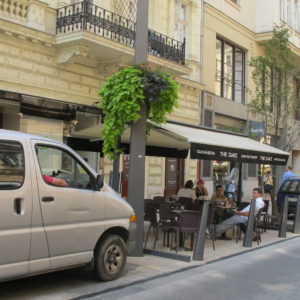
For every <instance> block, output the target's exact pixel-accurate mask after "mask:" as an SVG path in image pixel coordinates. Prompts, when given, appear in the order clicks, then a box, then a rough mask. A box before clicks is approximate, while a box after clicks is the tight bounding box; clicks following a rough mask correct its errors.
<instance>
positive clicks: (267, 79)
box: [249, 25, 300, 151]
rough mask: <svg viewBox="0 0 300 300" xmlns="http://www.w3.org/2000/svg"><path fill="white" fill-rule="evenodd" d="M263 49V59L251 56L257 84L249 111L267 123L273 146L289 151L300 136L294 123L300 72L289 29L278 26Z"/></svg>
mask: <svg viewBox="0 0 300 300" xmlns="http://www.w3.org/2000/svg"><path fill="white" fill-rule="evenodd" d="M262 47H263V49H264V52H265V53H264V56H255V57H252V58H251V59H250V62H249V65H250V66H251V67H252V78H253V80H254V83H255V91H254V92H253V93H251V94H252V96H253V97H252V99H251V102H250V104H249V107H250V111H251V112H252V113H253V114H255V115H257V116H258V117H259V118H260V119H261V121H263V122H264V123H265V128H266V129H267V130H266V131H267V132H266V133H268V134H269V135H271V136H272V140H271V144H272V145H273V146H275V147H279V148H281V149H283V150H286V151H290V150H291V149H292V148H293V146H294V145H295V143H296V142H297V140H298V139H299V137H300V136H299V133H300V131H299V125H298V124H297V121H296V120H295V112H296V111H297V109H299V107H298V106H299V95H297V92H296V91H297V88H296V85H295V79H297V78H298V76H299V69H298V68H297V67H296V64H295V63H294V62H293V58H292V52H291V49H290V46H289V31H288V29H287V28H285V27H283V26H278V25H275V27H274V29H273V35H272V38H271V39H270V40H268V41H266V42H264V43H263V44H262ZM297 80H298V79H297ZM265 138H266V137H265Z"/></svg>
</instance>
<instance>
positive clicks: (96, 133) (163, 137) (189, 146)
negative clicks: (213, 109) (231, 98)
mask: <svg viewBox="0 0 300 300" xmlns="http://www.w3.org/2000/svg"><path fill="white" fill-rule="evenodd" d="M102 129H103V125H97V126H94V127H90V128H87V129H83V130H80V131H77V132H75V133H74V134H73V136H78V137H85V138H89V139H100V140H101V136H102ZM121 142H122V143H125V144H129V143H130V127H127V128H126V130H125V131H124V133H123V135H122V137H121ZM146 144H147V152H148V154H147V155H155V156H170V157H172V155H174V156H176V155H177V154H176V153H178V155H180V156H179V157H182V155H183V154H182V153H183V152H182V150H190V151H191V154H190V157H191V158H194V159H210V160H221V161H240V162H248V163H263V164H278V165H285V164H286V163H287V159H288V157H289V153H287V152H285V151H282V150H280V149H277V148H274V147H271V146H268V145H265V144H262V143H259V142H257V141H255V140H252V139H250V138H248V137H246V136H243V135H238V134H229V133H223V132H219V131H215V130H210V129H204V128H201V127H198V126H190V125H183V124H178V123H173V122H172V123H171V122H169V123H167V124H162V125H160V126H157V125H153V128H152V129H151V131H150V135H149V136H148V137H147V139H146ZM172 149H173V150H174V151H172ZM172 153H173V154H172ZM186 154H187V152H186V151H185V155H186Z"/></svg>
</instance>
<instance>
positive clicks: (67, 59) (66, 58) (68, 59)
mask: <svg viewBox="0 0 300 300" xmlns="http://www.w3.org/2000/svg"><path fill="white" fill-rule="evenodd" d="M87 52H88V47H87V46H82V45H78V46H72V47H68V48H62V49H60V50H58V54H57V56H56V61H57V63H58V64H65V63H73V62H74V60H75V59H76V57H77V56H82V57H86V56H87Z"/></svg>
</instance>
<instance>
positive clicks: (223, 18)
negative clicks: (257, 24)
mask: <svg viewBox="0 0 300 300" xmlns="http://www.w3.org/2000/svg"><path fill="white" fill-rule="evenodd" d="M204 13H205V14H209V15H211V16H212V17H214V18H216V19H217V20H218V21H220V22H221V23H225V24H227V25H228V26H230V27H232V28H233V29H234V30H235V31H239V32H241V33H242V34H244V35H247V36H248V37H249V38H250V39H253V40H254V39H255V33H254V32H253V31H252V30H250V29H248V28H247V27H245V26H244V25H242V24H240V23H239V22H237V21H235V20H234V19H232V18H231V17H229V16H227V15H225V14H224V13H223V12H221V11H220V10H218V9H216V8H215V7H213V6H211V5H210V4H208V3H205V5H204Z"/></svg>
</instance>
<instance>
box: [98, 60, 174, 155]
mask: <svg viewBox="0 0 300 300" xmlns="http://www.w3.org/2000/svg"><path fill="white" fill-rule="evenodd" d="M177 90H178V85H177V83H176V82H175V81H174V80H173V79H172V78H171V76H170V74H168V73H166V72H163V71H161V70H159V69H154V68H153V65H152V64H151V63H146V64H140V65H129V66H124V67H121V68H120V69H119V70H118V71H117V72H115V73H114V74H113V75H112V76H111V77H109V78H108V79H107V80H106V81H105V83H104V84H103V86H102V88H101V89H100V90H99V91H98V94H99V95H100V96H101V98H102V101H101V103H100V104H99V106H100V107H101V108H102V111H103V113H104V128H103V141H104V143H103V153H104V154H105V155H108V156H109V157H110V158H111V159H113V158H114V157H115V155H117V154H119V153H122V149H119V148H118V140H119V138H120V136H121V135H122V133H123V131H124V130H125V124H127V123H131V122H135V121H137V120H138V119H139V118H140V114H139V112H140V109H141V105H142V104H144V103H145V104H146V110H147V118H148V119H149V120H151V121H152V122H154V123H156V124H162V123H165V122H166V114H167V113H171V112H172V111H173V108H174V107H178V103H177V98H178V94H177ZM148 130H149V128H148Z"/></svg>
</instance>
